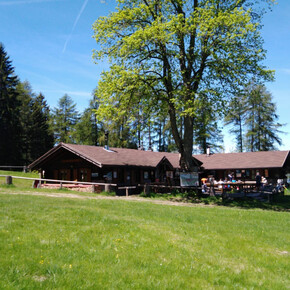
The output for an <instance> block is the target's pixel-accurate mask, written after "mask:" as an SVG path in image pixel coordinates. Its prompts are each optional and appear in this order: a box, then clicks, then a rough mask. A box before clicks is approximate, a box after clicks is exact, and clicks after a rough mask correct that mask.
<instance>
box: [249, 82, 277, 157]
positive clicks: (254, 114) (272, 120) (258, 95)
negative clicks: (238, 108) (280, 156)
mask: <svg viewBox="0 0 290 290" xmlns="http://www.w3.org/2000/svg"><path fill="white" fill-rule="evenodd" d="M246 101H247V107H246V108H247V110H246V114H245V125H246V126H247V128H248V130H247V132H246V141H247V143H246V146H247V149H248V151H269V150H275V149H276V147H275V144H278V145H281V144H282V140H281V138H280V137H279V136H278V133H282V132H281V131H280V130H279V128H281V127H282V126H283V125H282V124H279V123H278V122H277V120H278V115H277V114H276V105H275V104H274V103H273V101H272V96H271V94H270V93H269V92H268V91H267V90H266V87H265V86H264V85H259V84H250V85H249V86H248V87H247V88H246Z"/></svg>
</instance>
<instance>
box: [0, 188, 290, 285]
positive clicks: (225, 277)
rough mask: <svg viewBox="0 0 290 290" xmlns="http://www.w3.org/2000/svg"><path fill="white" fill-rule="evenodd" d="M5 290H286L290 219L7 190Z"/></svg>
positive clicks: (1, 269) (0, 199)
mask: <svg viewBox="0 0 290 290" xmlns="http://www.w3.org/2000/svg"><path fill="white" fill-rule="evenodd" d="M0 203H1V204H0V220H1V223H0V243H1V248H0V288H1V289H42V288H43V289H52V288H55V289H189V288H191V289H213V288H214V289H221V288H223V289H227V288H228V289H229V288H231V289H232V288H235V289H241V288H243V289H258V288H259V289H287V288H288V289H289V286H290V259H289V252H290V245H289V241H290V232H289V228H290V227H289V226H290V225H289V213H288V212H278V211H270V210H261V209H247V210H246V209H240V208H226V207H218V206H200V205H197V206H192V207H185V206H171V205H157V204H152V203H149V202H136V201H123V200H104V199H96V200H89V199H83V200H76V199H70V198H52V197H46V196H30V195H20V194H15V195H11V194H5V188H2V190H1V193H0Z"/></svg>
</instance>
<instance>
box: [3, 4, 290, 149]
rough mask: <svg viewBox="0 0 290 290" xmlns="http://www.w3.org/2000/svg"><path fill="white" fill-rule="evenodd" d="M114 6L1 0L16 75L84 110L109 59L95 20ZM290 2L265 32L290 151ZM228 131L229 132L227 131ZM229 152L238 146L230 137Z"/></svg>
mask: <svg viewBox="0 0 290 290" xmlns="http://www.w3.org/2000/svg"><path fill="white" fill-rule="evenodd" d="M114 8H115V1H114V0H0V42H2V43H3V44H4V46H5V50H6V51H7V53H8V55H9V56H10V59H11V60H12V64H13V66H14V67H15V72H16V74H17V75H18V76H19V77H20V79H21V81H24V80H27V81H29V82H30V84H31V85H32V89H33V91H34V92H36V93H39V92H42V93H43V94H44V96H45V98H46V100H47V102H48V104H49V105H50V107H55V106H56V105H57V101H58V99H59V98H61V97H62V96H63V95H64V94H68V95H69V96H71V97H72V99H73V100H74V102H76V103H77V106H78V109H79V110H80V111H82V110H83V109H84V108H86V107H87V106H88V104H89V101H90V100H91V99H92V91H93V90H94V88H95V87H96V85H97V82H98V79H99V77H100V73H101V72H102V71H103V70H105V69H107V68H108V66H107V64H106V63H99V64H94V63H93V60H92V50H93V49H96V48H97V45H96V43H95V41H94V39H93V38H92V35H93V31H92V24H93V23H94V21H95V20H96V19H97V18H98V17H100V16H104V15H108V13H109V12H110V11H113V10H114ZM289 13H290V1H289V0H278V4H277V5H275V6H274V7H273V11H272V12H269V13H268V14H266V16H265V17H264V21H263V24H264V28H263V30H262V35H263V37H264V40H265V44H264V47H265V48H266V49H267V51H268V53H267V60H266V61H265V65H267V66H268V67H269V68H270V69H274V70H275V71H276V80H275V82H273V83H268V84H266V85H267V88H268V90H269V91H270V92H271V93H272V95H273V100H274V102H275V103H276V105H277V113H278V115H279V117H280V118H279V122H280V123H287V125H286V126H284V127H283V131H284V132H288V134H287V135H284V134H283V135H281V138H282V140H283V145H282V146H281V147H279V149H280V150H289V149H290V100H289V95H290V54H289V47H290V17H289ZM225 132H226V131H225ZM225 145H226V150H227V151H231V150H233V149H234V142H233V138H232V137H230V136H229V135H228V134H226V136H225Z"/></svg>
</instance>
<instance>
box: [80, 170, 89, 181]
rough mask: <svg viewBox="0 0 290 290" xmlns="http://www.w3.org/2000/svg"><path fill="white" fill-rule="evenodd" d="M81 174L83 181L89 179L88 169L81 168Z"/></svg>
mask: <svg viewBox="0 0 290 290" xmlns="http://www.w3.org/2000/svg"><path fill="white" fill-rule="evenodd" d="M80 175H81V181H87V180H88V172H87V170H86V169H81V171H80Z"/></svg>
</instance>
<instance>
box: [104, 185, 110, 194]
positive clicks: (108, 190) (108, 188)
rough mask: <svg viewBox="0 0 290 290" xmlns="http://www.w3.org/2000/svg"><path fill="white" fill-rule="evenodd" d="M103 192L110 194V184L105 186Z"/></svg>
mask: <svg viewBox="0 0 290 290" xmlns="http://www.w3.org/2000/svg"><path fill="white" fill-rule="evenodd" d="M105 192H111V184H105Z"/></svg>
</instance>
